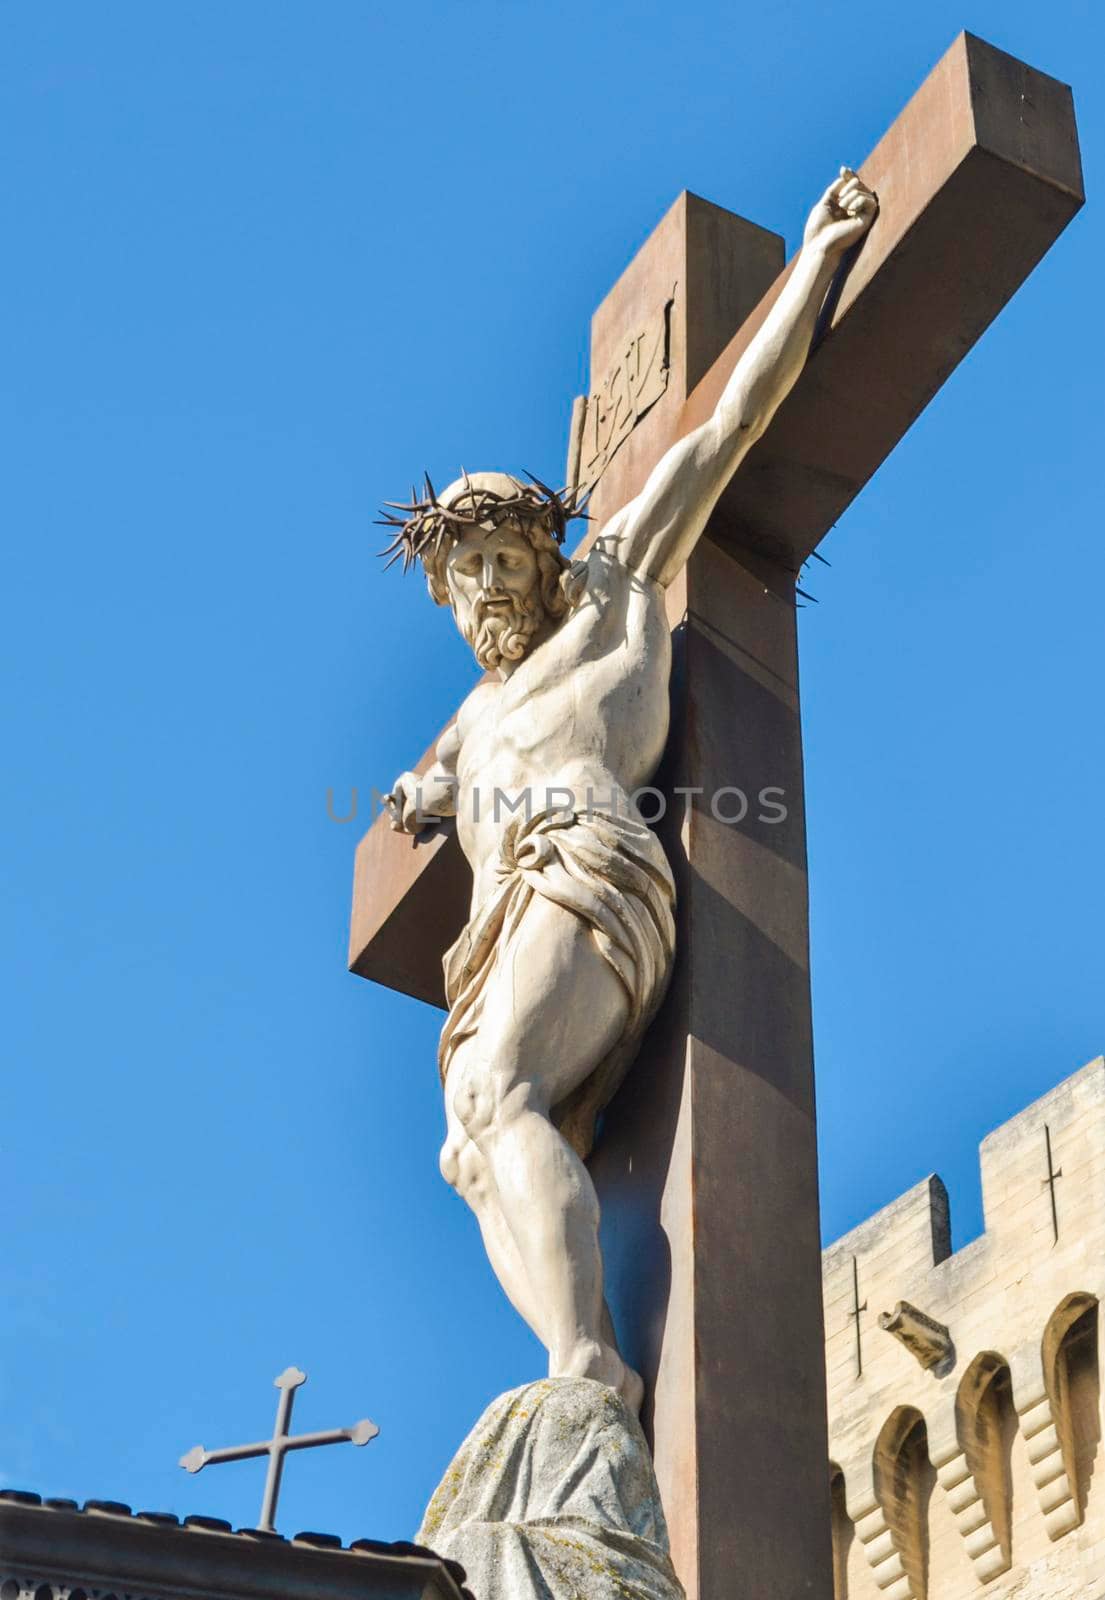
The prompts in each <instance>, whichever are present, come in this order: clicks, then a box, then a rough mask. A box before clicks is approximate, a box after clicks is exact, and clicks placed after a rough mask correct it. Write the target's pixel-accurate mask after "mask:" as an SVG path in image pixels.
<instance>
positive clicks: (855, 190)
mask: <svg viewBox="0 0 1105 1600" xmlns="http://www.w3.org/2000/svg"><path fill="white" fill-rule="evenodd" d="M878 209H879V202H878V197H877V196H876V194H875V193H874V191H873V190H872V189H869V188H868V187H867V185H866V184H865V183H864V182H863V180H862V178H857V177H856V175H855V173H854V172H853V171H852V169H851V167H841V169H840V177H839V178H835V179H834V180H833V182H832V183H830V185H829V187H828V188H827V189H826V190H825V193H824V194H823V195H822V196H821V199H820V200H819V201H818V202H817V204H816V205H815V206H814V208H813V210H812V211H811V212H810V219H809V221H808V222H807V223H806V231H805V234H804V235H803V239H802V243H803V246H808V245H813V246H815V247H816V248H817V249H819V250H823V251H824V252H825V254H826V255H827V256H830V257H834V256H841V255H843V254H844V252H845V250H847V249H849V248H850V246H852V245H854V244H855V243H857V241H858V240H860V239H862V238H863V235H864V234H865V233H866V232H867V230H868V228H869V227H870V226H871V224H872V222H874V220H875V216H876V214H877V212H878Z"/></svg>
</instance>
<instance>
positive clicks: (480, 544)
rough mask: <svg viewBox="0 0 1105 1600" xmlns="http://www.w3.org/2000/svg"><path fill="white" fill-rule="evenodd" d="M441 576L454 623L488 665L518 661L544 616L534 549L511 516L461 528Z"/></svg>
mask: <svg viewBox="0 0 1105 1600" xmlns="http://www.w3.org/2000/svg"><path fill="white" fill-rule="evenodd" d="M445 580H446V583H447V584H448V587H449V599H450V601H451V603H452V607H453V615H454V616H455V617H456V621H457V627H458V628H459V629H460V631H461V633H462V634H463V636H464V638H465V639H467V641H468V643H469V644H470V645H471V646H472V649H473V651H474V653H475V657H476V660H477V661H478V662H479V664H480V666H481V667H483V668H485V669H486V670H491V669H493V668H495V667H499V666H502V665H503V664H504V663H513V662H517V661H520V660H521V659H522V657H523V656H524V655H525V654H526V651H527V650H528V649H529V647H530V645H531V643H532V642H533V637H534V635H535V634H536V633H537V630H538V629H539V628H540V626H541V624H542V622H543V621H544V620H545V609H544V606H543V605H542V603H541V590H540V583H539V571H538V563H537V555H536V552H535V551H534V548H533V546H532V544H531V543H530V541H529V540H528V539H527V538H526V536H525V534H524V533H523V532H522V531H521V529H520V528H519V527H518V525H517V523H515V522H503V523H500V524H499V525H498V526H497V527H491V528H487V527H472V528H468V529H466V530H465V532H464V533H463V535H462V536H461V537H460V538H459V539H458V540H457V542H456V544H454V546H453V548H452V549H451V550H450V552H449V555H448V558H447V560H446V563H445Z"/></svg>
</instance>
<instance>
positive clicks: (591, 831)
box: [438, 810, 675, 1157]
mask: <svg viewBox="0 0 1105 1600" xmlns="http://www.w3.org/2000/svg"><path fill="white" fill-rule="evenodd" d="M534 895H541V896H543V897H544V899H546V900H551V901H553V903H554V904H555V905H559V906H563V907H564V908H565V910H567V911H571V912H572V913H573V914H574V915H575V916H577V917H579V918H580V919H581V920H582V921H583V922H585V923H586V924H587V926H588V928H589V929H590V930H591V936H592V938H593V939H594V941H595V944H596V946H597V948H598V949H599V951H601V953H602V955H603V956H604V957H605V959H606V960H607V961H608V962H609V963H610V965H611V967H612V968H613V969H614V971H615V972H616V973H617V975H618V978H619V979H620V980H621V983H622V986H623V988H624V989H625V992H626V997H627V999H628V1001H629V1013H628V1016H627V1018H626V1024H625V1028H624V1029H623V1031H622V1036H621V1038H620V1039H619V1041H618V1043H617V1044H616V1045H615V1046H614V1048H613V1049H612V1050H611V1051H610V1052H609V1053H608V1054H607V1055H606V1056H605V1057H604V1058H603V1060H602V1061H600V1062H599V1063H598V1065H597V1066H596V1067H595V1070H594V1071H593V1072H592V1073H591V1075H590V1076H589V1077H588V1078H587V1079H586V1081H585V1082H584V1083H582V1084H581V1085H579V1087H578V1088H576V1089H575V1090H574V1091H573V1092H572V1093H571V1094H570V1095H569V1096H567V1097H566V1098H565V1099H564V1100H562V1101H561V1102H560V1104H559V1105H557V1106H555V1107H554V1108H553V1120H554V1122H555V1123H556V1125H557V1127H558V1128H559V1129H560V1132H561V1133H562V1134H563V1136H564V1137H565V1139H567V1140H568V1142H569V1144H571V1146H572V1147H573V1149H575V1150H576V1151H577V1152H578V1153H579V1155H580V1156H582V1157H586V1156H587V1155H588V1154H589V1153H590V1150H591V1146H592V1145H593V1143H594V1137H595V1121H596V1118H597V1117H598V1114H599V1112H600V1111H601V1110H602V1108H603V1106H605V1105H606V1103H607V1102H608V1101H609V1099H610V1097H611V1096H612V1095H613V1093H614V1091H615V1089H617V1087H618V1085H619V1083H620V1082H621V1080H622V1078H623V1076H624V1075H625V1071H626V1068H627V1067H628V1066H629V1064H630V1062H631V1061H632V1060H633V1057H634V1056H635V1055H636V1053H637V1049H638V1047H639V1045H640V1042H641V1035H642V1034H643V1033H644V1031H645V1029H646V1028H647V1027H648V1024H649V1023H650V1022H651V1020H652V1018H653V1015H654V1014H655V1012H656V1009H657V1007H658V1006H659V1004H660V1001H661V1000H662V999H663V997H664V991H665V989H666V988H667V983H668V978H669V976H670V973H671V964H672V957H673V955H674V951H675V923H674V916H673V913H674V906H675V884H674V881H673V879H672V875H671V868H670V867H669V865H668V861H667V857H666V856H665V855H664V851H663V848H662V846H661V844H660V841H659V840H658V839H657V837H656V835H655V834H654V833H653V832H652V830H651V829H650V828H648V827H646V825H645V824H644V823H643V822H641V821H639V820H638V819H637V818H634V817H628V816H625V817H623V816H616V815H615V816H607V815H606V814H605V813H598V814H596V813H590V814H589V813H578V812H571V811H556V810H551V811H543V812H539V813H538V814H537V815H536V816H534V817H532V818H529V819H525V818H523V817H516V818H514V820H513V821H512V822H511V823H510V824H509V826H508V827H507V828H506V829H505V831H504V833H503V837H502V842H501V844H500V853H499V861H498V866H497V877H496V884H495V887H494V889H493V890H492V892H491V893H490V894H489V895H488V897H487V898H486V899H485V901H484V903H483V905H482V906H480V908H479V910H478V911H477V912H476V913H475V915H474V916H473V917H472V919H471V921H470V922H469V923H468V926H467V927H466V928H465V930H464V932H463V933H462V934H461V936H460V938H459V939H458V940H457V942H456V943H455V944H454V945H453V946H452V948H451V949H450V950H448V951H447V952H446V954H445V958H444V968H445V995H446V999H447V1000H448V1002H449V1015H448V1017H447V1019H446V1022H445V1027H444V1028H443V1029H442V1033H441V1042H440V1044H439V1047H438V1066H439V1068H440V1071H441V1081H442V1083H444V1082H445V1079H446V1075H447V1074H448V1071H449V1065H450V1062H451V1061H452V1058H453V1055H454V1053H455V1051H456V1049H457V1047H458V1046H459V1045H460V1044H461V1043H462V1042H463V1041H464V1040H465V1039H468V1038H470V1037H471V1036H472V1035H473V1034H474V1033H476V1032H477V1031H478V1029H479V1025H480V1018H481V1016H482V1013H483V1007H484V1002H485V999H486V997H487V995H488V993H489V992H491V989H492V987H493V984H494V979H495V973H496V971H497V970H498V968H499V966H500V965H501V964H502V963H504V962H505V960H506V959H507V957H508V954H509V952H510V950H511V947H512V945H513V944H514V942H515V940H516V939H517V938H518V935H519V930H520V928H521V927H522V925H523V922H524V919H525V916H526V912H527V910H528V909H529V906H530V904H531V903H532V901H533V897H534Z"/></svg>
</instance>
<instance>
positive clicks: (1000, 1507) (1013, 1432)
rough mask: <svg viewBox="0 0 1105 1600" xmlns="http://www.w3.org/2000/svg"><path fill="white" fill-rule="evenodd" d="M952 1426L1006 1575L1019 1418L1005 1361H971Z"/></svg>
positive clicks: (985, 1357)
mask: <svg viewBox="0 0 1105 1600" xmlns="http://www.w3.org/2000/svg"><path fill="white" fill-rule="evenodd" d="M955 1423H956V1431H957V1433H958V1435H959V1442H960V1444H961V1445H962V1447H963V1454H964V1455H965V1456H966V1458H967V1465H968V1467H969V1468H970V1469H971V1476H972V1477H973V1478H974V1482H975V1487H976V1488H977V1490H978V1492H979V1497H980V1498H981V1501H982V1509H983V1510H984V1511H985V1513H986V1520H987V1521H988V1522H989V1524H990V1527H991V1528H992V1530H993V1534H994V1538H995V1540H996V1541H997V1544H998V1546H999V1548H1000V1550H1001V1553H1002V1557H1003V1558H1004V1559H1003V1563H1002V1567H1001V1568H995V1570H1005V1569H1006V1568H1008V1566H1009V1565H1010V1563H1011V1562H1012V1559H1013V1468H1012V1452H1013V1444H1014V1441H1015V1439H1016V1437H1017V1413H1016V1411H1015V1409H1014V1407H1013V1390H1012V1381H1011V1378H1010V1374H1009V1365H1008V1363H1007V1362H1006V1360H1005V1358H1004V1356H999V1355H997V1354H995V1352H994V1351H992V1350H984V1351H983V1353H982V1354H981V1355H979V1356H976V1357H975V1359H974V1360H973V1361H972V1362H971V1364H970V1366H969V1367H968V1368H967V1371H966V1372H965V1373H964V1374H963V1378H962V1381H961V1382H960V1385H959V1389H958V1390H957V1392H956V1399H955ZM975 1558H976V1559H978V1552H976V1553H975ZM994 1559H995V1561H996V1557H995V1558H994Z"/></svg>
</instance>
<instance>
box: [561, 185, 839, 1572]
mask: <svg viewBox="0 0 1105 1600" xmlns="http://www.w3.org/2000/svg"><path fill="white" fill-rule="evenodd" d="M783 253H784V252H783V241H782V240H781V239H780V238H779V237H778V236H777V235H775V234H771V233H768V232H767V231H766V230H765V229H762V228H758V227H756V226H755V225H753V224H752V223H750V222H747V221H745V220H744V219H743V218H740V217H737V216H735V215H733V214H732V213H731V212H727V211H724V210H722V208H720V207H718V206H713V205H710V204H708V203H707V202H706V201H703V200H699V199H697V198H696V197H695V196H693V195H684V196H682V197H681V198H680V200H679V201H678V202H677V203H676V205H675V206H674V207H673V208H672V210H671V211H669V213H668V214H667V216H666V217H665V218H664V219H663V221H662V222H661V223H660V224H659V226H658V227H657V229H656V231H655V232H654V233H653V234H652V236H651V237H650V238H649V240H648V241H647V242H646V244H645V245H644V246H643V248H642V249H641V251H640V252H639V253H638V255H637V256H636V258H635V259H634V261H633V262H632V263H631V264H630V266H629V268H628V269H627V271H626V272H625V273H624V274H623V276H622V278H621V279H620V280H619V282H618V283H617V284H616V285H615V287H614V289H613V290H612V291H611V293H610V294H609V295H608V296H607V298H606V300H605V301H604V302H603V304H602V306H601V307H600V308H599V310H598V312H597V313H596V315H595V317H594V319H593V321H592V329H591V377H592V381H591V388H592V392H593V393H595V394H597V395H599V396H600V397H601V396H602V395H603V393H604V392H608V391H610V390H611V389H612V387H613V386H612V385H611V384H610V383H609V382H608V381H606V380H605V379H604V374H605V373H606V372H607V371H608V369H610V367H611V366H612V365H616V363H617V362H618V361H619V360H620V359H621V357H622V352H623V350H624V348H625V345H626V341H627V335H628V334H630V333H632V332H633V330H634V328H635V327H636V326H637V325H638V324H639V323H640V324H647V322H648V320H649V319H650V318H654V317H655V315H656V313H657V312H658V311H661V310H662V308H663V307H664V305H665V303H666V302H667V300H668V299H669V297H671V296H672V285H674V286H675V287H674V297H673V299H672V304H671V308H670V311H669V313H668V320H669V326H670V337H669V349H668V364H669V375H668V380H667V385H666V389H665V392H664V393H663V394H662V396H661V397H660V398H658V399H657V400H655V402H654V403H653V405H652V407H651V408H650V410H649V412H648V414H647V415H645V416H644V417H643V418H641V419H640V420H639V421H638V422H637V425H636V427H635V428H634V429H633V430H632V431H631V432H630V433H629V434H628V436H627V437H626V438H625V440H624V442H622V443H621V444H620V445H619V446H618V448H617V449H616V451H615V452H614V453H613V454H612V455H611V456H610V457H609V460H608V461H607V463H606V466H605V471H604V473H603V476H602V477H601V479H600V481H599V483H598V486H597V488H596V490H595V492H594V495H593V499H592V503H591V514H592V519H593V522H592V525H593V526H595V527H600V526H601V525H602V523H603V522H604V521H605V520H606V519H607V518H608V517H609V516H610V515H611V513H612V512H614V511H615V510H616V509H617V508H618V506H620V505H621V504H623V503H624V502H625V500H627V499H628V498H630V496H631V493H632V492H633V489H632V487H631V485H633V483H634V479H635V476H638V475H639V473H640V472H641V471H642V470H643V469H644V467H645V466H646V465H647V463H648V462H649V461H650V460H656V459H657V458H658V456H659V454H661V453H662V445H661V444H660V443H659V441H660V440H662V439H663V437H664V430H665V429H666V428H670V426H671V421H670V419H671V416H672V414H673V413H674V414H676V415H678V412H679V408H680V407H681V406H683V405H685V402H686V398H687V396H689V395H690V394H691V393H692V391H693V390H694V388H695V386H696V385H697V384H698V382H699V380H700V378H701V377H702V374H703V373H704V372H705V371H706V370H707V368H708V367H709V366H710V364H711V363H712V362H713V361H714V359H715V358H716V356H717V355H718V354H719V353H720V351H721V350H722V349H723V348H724V346H725V345H726V344H727V342H728V340H729V339H730V338H731V337H732V335H733V333H734V332H735V331H736V329H737V328H739V327H740V325H741V324H742V322H743V321H744V320H745V317H746V314H747V312H748V310H749V309H751V308H752V307H753V306H755V304H756V303H757V302H758V301H759V300H760V298H761V296H762V295H763V294H764V293H765V291H766V290H767V289H768V287H769V285H770V284H771V283H772V282H774V281H775V280H776V278H777V276H778V273H779V271H780V269H781V268H782V265H783ZM585 455H586V452H584V456H585ZM583 465H584V467H585V466H586V461H585V460H584V462H583ZM729 531H730V530H729V529H728V525H727V520H726V513H725V511H724V509H720V510H719V511H718V512H716V513H715V515H714V517H713V519H712V521H711V524H710V529H709V532H710V535H711V537H708V538H706V539H703V540H702V541H701V543H700V544H699V545H698V547H697V548H696V550H695V551H694V553H693V555H692V556H691V559H690V561H689V562H688V564H687V566H686V568H685V569H684V572H683V573H682V575H681V576H680V578H679V579H678V580H677V581H676V582H675V583H674V584H673V585H672V586H671V588H670V589H669V591H668V610H669V620H670V621H671V624H672V627H673V630H674V637H673V642H674V653H675V666H674V671H673V677H672V691H671V705H672V715H671V733H670V735H669V742H668V748H667V752H666V754H665V758H664V762H663V766H662V768H661V770H660V772H659V773H658V774H657V776H656V778H655V779H654V782H655V784H656V786H657V787H658V788H659V789H660V790H662V791H663V792H664V793H665V795H666V796H667V797H668V802H669V803H668V810H667V813H666V815H665V816H664V818H663V819H662V820H661V821H660V822H659V824H658V831H659V832H660V834H661V836H662V838H663V840H664V845H665V849H666V851H667V854H668V858H669V860H670V861H671V863H672V866H673V869H674V872H675V875H676V882H677V888H678V895H679V907H678V934H677V951H678V954H677V957H676V968H675V972H674V975H673V980H672V987H671V991H670V993H669V996H668V999H667V1001H666V1002H665V1005H664V1008H663V1011H662V1012H661V1014H660V1016H659V1017H658V1019H657V1021H656V1023H655V1024H654V1025H653V1027H652V1029H651V1030H650V1033H649V1036H648V1038H647V1039H646V1041H645V1046H644V1049H643V1051H642V1054H641V1056H640V1058H639V1059H638V1061H637V1062H636V1064H635V1065H634V1068H633V1070H632V1072H631V1074H630V1075H629V1077H628V1079H627V1081H626V1084H625V1086H624V1088H623V1090H622V1092H621V1093H620V1094H619V1096H618V1097H617V1098H616V1099H615V1101H614V1102H613V1103H612V1104H611V1106H610V1107H609V1108H608V1110H607V1113H606V1116H605V1118H604V1123H603V1130H602V1137H601V1139H600V1141H599V1144H598V1147H597V1149H596V1152H595V1155H594V1156H593V1158H592V1161H591V1171H592V1175H593V1177H594V1180H595V1184H596V1188H597V1190H598V1194H599V1199H600V1202H601V1206H602V1217H603V1223H602V1239H603V1255H604V1259H605V1262H606V1269H607V1292H608V1298H609V1301H610V1305H611V1310H612V1313H613V1316H614V1321H615V1324H616V1327H617V1331H618V1335H619V1338H620V1340H621V1341H622V1344H623V1347H624V1349H625V1352H626V1355H627V1357H628V1359H629V1360H630V1361H631V1362H632V1363H633V1364H634V1365H635V1366H636V1367H637V1368H638V1370H639V1371H640V1372H641V1373H642V1374H643V1376H644V1378H645V1381H646V1388H647V1391H648V1396H649V1398H648V1400H647V1402H646V1407H645V1412H644V1422H645V1426H646V1429H647V1430H648V1431H649V1434H650V1437H651V1442H652V1445H653V1453H654V1460H655V1465H656V1472H657V1478H658V1481H659V1484H660V1490H661V1494H662V1496H663V1499H664V1506H665V1510H666V1513H667V1519H668V1526H669V1530H670V1533H671V1540H672V1556H673V1560H674V1562H675V1566H676V1570H677V1571H678V1573H679V1575H680V1578H681V1579H682V1581H683V1584H684V1586H685V1587H686V1589H687V1593H688V1596H689V1600H698V1597H699V1595H702V1596H708V1595H713V1594H718V1593H722V1592H724V1590H725V1588H726V1587H727V1586H728V1585H729V1583H730V1581H731V1575H732V1573H733V1572H734V1571H740V1573H741V1575H742V1586H743V1587H746V1588H747V1590H748V1592H749V1593H750V1594H752V1593H754V1594H757V1595H763V1596H765V1597H768V1596H780V1597H781V1596H791V1595H797V1594H808V1595H815V1596H817V1600H822V1597H826V1600H827V1595H828V1592H829V1591H828V1586H829V1585H831V1570H832V1569H831V1558H830V1549H829V1525H830V1518H829V1503H828V1477H827V1474H826V1470H825V1460H826V1451H827V1443H826V1437H825V1422H824V1417H825V1395H824V1362H823V1353H822V1352H823V1340H822V1318H821V1294H820V1238H819V1233H818V1202H817V1151H816V1138H815V1127H814V1100H813V1051H812V1028H811V1019H810V996H809V962H808V951H807V895H806V844H805V817H804V806H803V784H802V749H801V728H800V720H799V699H798V651H797V632H796V620H797V619H796V613H795V606H794V574H793V572H791V571H789V570H788V569H787V566H786V565H785V564H784V563H783V562H781V561H776V560H772V559H770V558H765V557H760V556H753V555H746V554H742V555H741V556H740V557H739V558H738V557H737V556H736V555H735V554H734V552H733V549H732V544H731V541H729V540H727V534H728V533H729ZM727 544H728V547H726V545H727ZM765 790H768V791H770V792H771V793H770V801H772V802H774V804H771V803H769V802H764V801H761V799H760V795H761V793H762V792H763V791H765ZM642 809H644V810H645V811H646V814H647V813H648V811H649V807H648V804H647V802H642ZM753 1286H755V1287H754V1288H753ZM767 1461H770V1462H771V1471H770V1472H766V1471H763V1470H762V1464H763V1463H764V1462H767ZM799 1508H800V1509H799ZM734 1513H735V1514H734ZM784 1527H786V1528H787V1530H788V1531H787V1538H786V1539H785V1540H783V1539H781V1538H780V1530H781V1529H782V1528H784Z"/></svg>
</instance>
